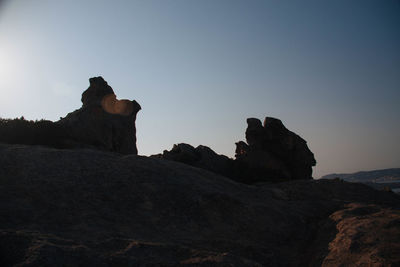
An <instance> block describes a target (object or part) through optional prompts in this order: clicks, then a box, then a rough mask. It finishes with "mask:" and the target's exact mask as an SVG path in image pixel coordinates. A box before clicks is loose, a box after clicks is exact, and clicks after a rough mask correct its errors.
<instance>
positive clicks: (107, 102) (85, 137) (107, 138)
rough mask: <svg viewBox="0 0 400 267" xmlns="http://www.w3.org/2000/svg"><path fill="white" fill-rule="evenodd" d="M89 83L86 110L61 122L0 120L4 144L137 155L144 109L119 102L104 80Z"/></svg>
mask: <svg viewBox="0 0 400 267" xmlns="http://www.w3.org/2000/svg"><path fill="white" fill-rule="evenodd" d="M89 81H90V86H89V88H88V89H87V90H86V91H84V92H83V94H82V99H81V100H82V107H81V108H80V109H78V110H75V111H74V112H71V113H69V114H68V115H67V116H66V117H65V118H61V119H60V120H59V121H57V122H52V121H47V120H40V121H28V120H25V119H24V118H23V117H21V119H14V120H10V119H0V142H2V143H8V144H27V145H45V146H50V147H55V148H95V149H100V150H106V151H113V152H119V153H122V154H137V148H136V128H135V120H136V114H137V113H138V111H139V110H140V109H141V108H140V105H139V104H138V103H137V102H136V101H134V100H133V101H130V100H117V99H116V96H115V94H114V91H113V89H112V88H111V87H110V86H109V85H108V84H107V82H106V81H104V79H103V78H102V77H95V78H91V79H89Z"/></svg>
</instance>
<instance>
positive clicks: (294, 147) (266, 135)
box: [235, 117, 316, 181]
mask: <svg viewBox="0 0 400 267" xmlns="http://www.w3.org/2000/svg"><path fill="white" fill-rule="evenodd" d="M247 125H248V127H247V130H246V141H247V144H246V143H244V142H243V141H241V142H238V143H236V155H235V157H236V162H237V164H238V165H239V166H241V168H242V169H244V171H243V172H244V173H246V175H247V176H248V179H251V180H255V181H258V180H260V179H261V180H274V179H275V180H276V179H277V180H282V179H283V180H302V179H312V166H315V164H316V161H315V158H314V154H313V153H312V152H311V151H310V149H309V148H308V146H307V142H306V141H305V140H304V139H302V138H301V137H300V136H298V135H297V134H295V133H293V132H291V131H289V130H288V129H287V128H286V127H285V126H284V125H283V123H282V121H280V120H279V119H275V118H271V117H266V118H265V120H264V125H262V124H261V121H260V120H259V119H255V118H249V119H247Z"/></svg>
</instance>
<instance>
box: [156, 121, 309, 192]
mask: <svg viewBox="0 0 400 267" xmlns="http://www.w3.org/2000/svg"><path fill="white" fill-rule="evenodd" d="M247 124H248V127H247V130H246V141H247V143H246V142H243V141H239V142H237V143H236V159H235V160H233V159H230V158H228V157H226V156H224V155H218V154H217V153H215V152H214V151H213V150H211V149H210V148H209V147H206V146H198V147H197V148H194V147H192V146H191V145H188V144H183V143H181V144H177V145H174V147H173V148H172V149H171V150H170V151H167V150H165V151H164V152H163V154H159V155H155V157H157V158H162V159H167V160H173V161H178V162H182V163H185V164H189V165H192V166H195V167H198V168H202V169H206V170H209V171H212V172H215V173H217V174H220V175H223V176H226V177H229V178H231V179H233V180H235V181H238V182H242V183H246V184H254V183H257V182H281V181H287V180H304V179H312V166H315V164H316V161H315V159H314V154H313V153H312V152H311V151H310V150H309V148H308V146H307V142H306V141H305V140H304V139H302V138H301V137H300V136H298V135H297V134H295V133H293V132H291V131H289V130H288V129H286V127H285V126H284V125H283V124H282V122H281V121H280V120H278V119H275V118H270V117H267V118H265V121H264V126H263V125H262V124H261V121H260V120H259V119H255V118H249V119H247Z"/></svg>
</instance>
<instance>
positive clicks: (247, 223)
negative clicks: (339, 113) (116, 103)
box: [0, 145, 400, 266]
mask: <svg viewBox="0 0 400 267" xmlns="http://www.w3.org/2000/svg"><path fill="white" fill-rule="evenodd" d="M399 208H400V199H399V196H397V195H396V194H393V193H389V192H380V191H376V190H374V189H372V188H369V187H367V186H365V185H361V184H355V183H346V182H343V181H339V180H318V181H313V180H298V181H290V182H285V183H276V184H259V185H257V186H254V185H253V186H250V185H244V184H240V183H236V182H234V181H232V180H230V179H227V178H225V177H223V176H219V175H216V174H213V173H212V172H208V171H205V170H202V169H199V168H195V167H191V166H188V165H185V164H181V163H178V162H174V161H167V160H161V159H156V158H147V157H141V156H136V155H121V154H118V153H110V152H102V151H98V150H90V149H77V150H68V149H65V150H58V149H53V148H45V147H40V146H23V145H0V265H1V266H12V265H18V266H310V265H311V266H320V265H321V264H322V265H323V266H340V265H342V266H350V265H352V264H362V263H366V262H367V263H373V264H375V265H376V266H390V264H392V266H395V265H396V264H399V263H400V254H399V253H398V247H399V243H400V238H399V234H400V224H399V221H400V212H399ZM349 264H350V265H349Z"/></svg>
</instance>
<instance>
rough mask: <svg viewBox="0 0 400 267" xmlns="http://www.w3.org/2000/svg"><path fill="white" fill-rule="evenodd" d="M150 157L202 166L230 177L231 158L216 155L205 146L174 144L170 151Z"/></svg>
mask: <svg viewBox="0 0 400 267" xmlns="http://www.w3.org/2000/svg"><path fill="white" fill-rule="evenodd" d="M151 157H155V158H161V159H166V160H172V161H178V162H182V163H185V164H188V165H191V166H194V167H197V168H202V169H205V170H208V171H211V172H214V173H217V174H220V175H223V176H226V177H232V166H233V165H232V164H233V160H232V159H230V158H228V157H227V156H224V155H218V154H217V153H215V152H214V151H213V150H212V149H211V148H209V147H207V146H202V145H200V146H198V147H196V148H194V147H193V146H191V145H189V144H185V143H180V144H176V145H174V146H173V147H172V149H171V150H170V151H168V150H164V152H163V153H162V154H158V155H153V156H151Z"/></svg>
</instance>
